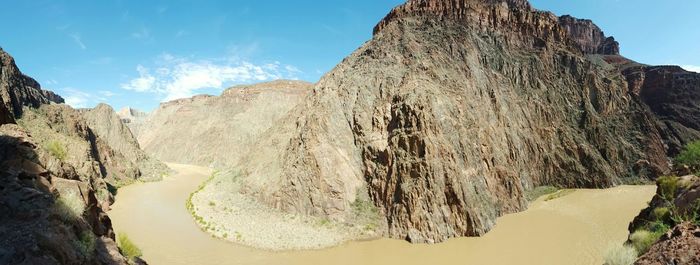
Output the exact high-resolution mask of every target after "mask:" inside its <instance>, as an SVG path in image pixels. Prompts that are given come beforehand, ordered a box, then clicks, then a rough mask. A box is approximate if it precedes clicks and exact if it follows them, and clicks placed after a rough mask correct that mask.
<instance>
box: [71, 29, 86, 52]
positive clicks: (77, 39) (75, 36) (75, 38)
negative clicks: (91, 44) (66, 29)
mask: <svg viewBox="0 0 700 265" xmlns="http://www.w3.org/2000/svg"><path fill="white" fill-rule="evenodd" d="M69 36H70V37H71V38H72V39H73V41H74V42H75V44H77V45H78V47H80V49H83V50H85V49H87V46H85V43H83V40H82V38H81V37H80V33H77V32H76V33H72V34H70V35H69Z"/></svg>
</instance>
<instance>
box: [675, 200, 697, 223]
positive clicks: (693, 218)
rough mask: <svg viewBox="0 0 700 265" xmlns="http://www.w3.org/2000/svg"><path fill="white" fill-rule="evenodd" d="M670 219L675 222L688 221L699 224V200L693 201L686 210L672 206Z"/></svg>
mask: <svg viewBox="0 0 700 265" xmlns="http://www.w3.org/2000/svg"><path fill="white" fill-rule="evenodd" d="M671 220H673V222H675V223H676V224H680V223H684V222H690V223H693V224H696V225H700V200H696V201H695V202H693V203H692V204H691V205H690V206H689V207H688V209H686V210H683V209H679V208H678V207H673V209H671Z"/></svg>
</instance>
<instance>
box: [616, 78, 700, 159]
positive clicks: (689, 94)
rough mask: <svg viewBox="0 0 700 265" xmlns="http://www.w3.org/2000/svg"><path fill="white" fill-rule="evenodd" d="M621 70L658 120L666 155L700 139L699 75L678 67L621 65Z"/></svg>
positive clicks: (633, 89)
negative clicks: (666, 149) (665, 146)
mask: <svg viewBox="0 0 700 265" xmlns="http://www.w3.org/2000/svg"><path fill="white" fill-rule="evenodd" d="M623 73H624V75H625V76H626V77H627V81H628V83H629V85H630V89H631V90H632V91H633V92H635V93H637V94H638V95H639V96H640V98H641V99H642V100H643V101H644V103H646V105H648V106H649V109H650V110H651V112H652V113H653V114H654V115H655V116H656V118H657V119H658V126H659V129H660V131H661V133H662V136H663V138H664V142H665V143H666V144H667V145H668V151H669V155H670V156H675V155H677V154H678V153H680V151H681V150H682V147H683V146H685V145H686V144H689V143H691V142H692V141H695V140H698V139H700V74H698V73H694V72H689V71H686V70H684V69H683V68H681V67H679V66H645V65H638V66H634V67H627V68H624V69H623Z"/></svg>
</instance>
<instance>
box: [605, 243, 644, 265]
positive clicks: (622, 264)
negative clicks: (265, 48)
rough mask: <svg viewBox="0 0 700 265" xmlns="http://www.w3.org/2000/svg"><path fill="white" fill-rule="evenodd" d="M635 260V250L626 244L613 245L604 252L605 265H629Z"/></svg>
mask: <svg viewBox="0 0 700 265" xmlns="http://www.w3.org/2000/svg"><path fill="white" fill-rule="evenodd" d="M636 260H637V251H636V250H635V249H634V248H633V247H630V246H628V245H624V246H620V245H615V246H613V247H611V248H610V249H608V251H607V252H606V253H605V265H631V264H633V263H634V262H635V261H636Z"/></svg>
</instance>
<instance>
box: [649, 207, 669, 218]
mask: <svg viewBox="0 0 700 265" xmlns="http://www.w3.org/2000/svg"><path fill="white" fill-rule="evenodd" d="M652 216H653V217H654V220H657V221H664V220H668V219H670V217H671V210H669V209H668V208H667V207H658V208H654V211H652Z"/></svg>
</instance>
